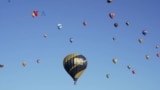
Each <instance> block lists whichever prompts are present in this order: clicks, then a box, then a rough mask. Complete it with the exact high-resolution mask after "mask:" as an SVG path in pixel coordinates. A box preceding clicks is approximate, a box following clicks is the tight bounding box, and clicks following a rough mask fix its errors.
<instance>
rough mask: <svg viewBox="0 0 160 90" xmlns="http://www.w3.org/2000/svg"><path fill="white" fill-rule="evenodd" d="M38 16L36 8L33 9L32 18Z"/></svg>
mask: <svg viewBox="0 0 160 90" xmlns="http://www.w3.org/2000/svg"><path fill="white" fill-rule="evenodd" d="M37 16H38V11H37V10H34V11H33V12H32V17H33V18H34V17H37Z"/></svg>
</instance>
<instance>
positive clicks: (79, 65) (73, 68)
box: [63, 53, 87, 84]
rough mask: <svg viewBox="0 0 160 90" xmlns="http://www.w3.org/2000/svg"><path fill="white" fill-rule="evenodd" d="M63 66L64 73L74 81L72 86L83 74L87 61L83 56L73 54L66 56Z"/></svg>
mask: <svg viewBox="0 0 160 90" xmlns="http://www.w3.org/2000/svg"><path fill="white" fill-rule="evenodd" d="M63 66H64V69H65V70H66V72H67V73H68V74H69V75H70V76H71V77H72V79H73V80H74V84H76V82H77V80H78V78H79V77H80V76H81V75H82V74H83V72H84V71H85V69H86V68H87V60H86V57H85V56H83V55H81V54H76V53H73V54H69V55H67V56H66V57H65V58H64V60H63Z"/></svg>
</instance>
